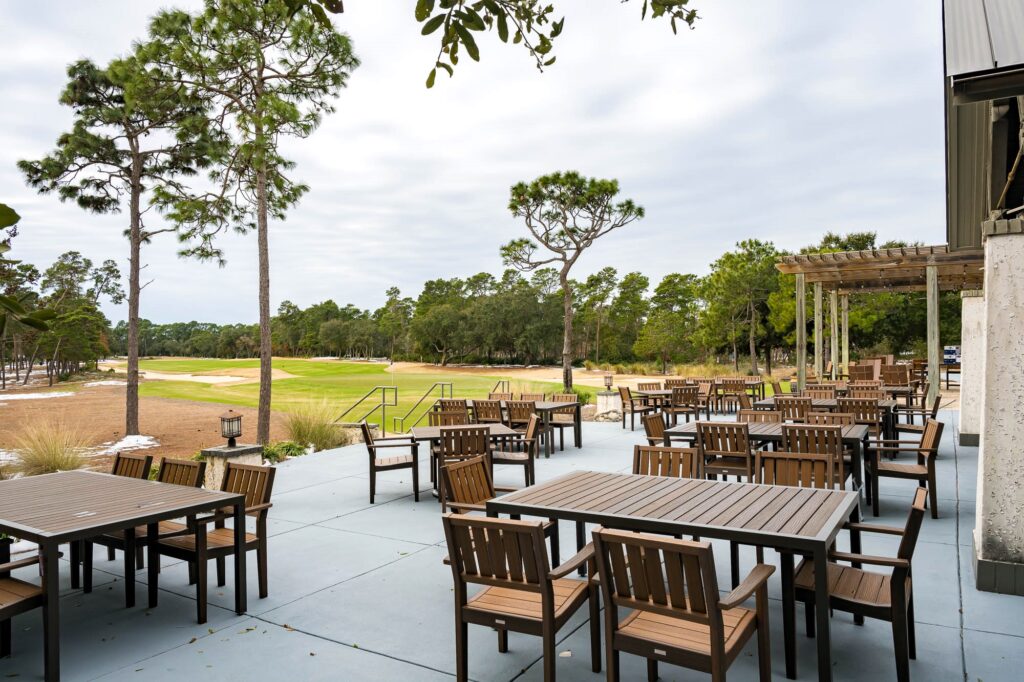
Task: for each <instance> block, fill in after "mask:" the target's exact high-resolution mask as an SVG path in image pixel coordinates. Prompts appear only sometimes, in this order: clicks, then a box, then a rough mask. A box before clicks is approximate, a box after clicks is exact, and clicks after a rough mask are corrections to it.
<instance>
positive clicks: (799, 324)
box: [796, 272, 807, 391]
mask: <svg viewBox="0 0 1024 682" xmlns="http://www.w3.org/2000/svg"><path fill="white" fill-rule="evenodd" d="M806 308H807V292H806V291H805V289H804V275H803V273H802V272H801V273H797V276H796V385H797V388H799V389H800V390H801V391H802V390H804V385H805V384H806V383H807V309H806Z"/></svg>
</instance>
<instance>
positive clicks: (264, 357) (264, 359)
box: [256, 133, 273, 444]
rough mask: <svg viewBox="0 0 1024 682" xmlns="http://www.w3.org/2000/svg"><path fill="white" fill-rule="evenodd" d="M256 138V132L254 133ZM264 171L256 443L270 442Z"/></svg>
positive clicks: (260, 176)
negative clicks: (258, 398)
mask: <svg viewBox="0 0 1024 682" xmlns="http://www.w3.org/2000/svg"><path fill="white" fill-rule="evenodd" d="M257 135H259V133H257ZM267 211H268V207H267V171H266V166H265V165H263V166H262V167H261V168H260V170H259V171H258V172H257V173H256V238H257V243H258V245H259V271H260V275H259V276H260V291H259V298H260V300H259V303H260V402H259V409H258V414H257V418H256V441H257V442H258V443H260V444H266V443H269V442H270V382H271V378H272V373H271V372H272V364H271V363H272V362H273V357H272V350H273V348H272V345H271V338H270V247H269V245H268V237H267Z"/></svg>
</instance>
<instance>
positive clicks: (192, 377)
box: [100, 361, 295, 386]
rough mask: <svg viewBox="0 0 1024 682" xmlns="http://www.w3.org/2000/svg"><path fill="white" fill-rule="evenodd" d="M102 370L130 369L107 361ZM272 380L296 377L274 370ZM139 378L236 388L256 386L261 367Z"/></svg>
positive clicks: (149, 373)
mask: <svg viewBox="0 0 1024 682" xmlns="http://www.w3.org/2000/svg"><path fill="white" fill-rule="evenodd" d="M100 369H103V370H106V369H113V370H114V371H115V372H116V373H118V374H126V373H127V372H128V368H127V366H126V365H125V363H124V362H115V361H107V362H101V363H100ZM270 375H271V378H272V379H273V380H274V381H276V380H278V379H294V378H295V375H294V374H291V373H289V372H286V371H284V370H283V369H272V370H271V372H270ZM139 376H141V377H142V378H143V379H149V380H152V381H194V382H196V383H200V384H214V385H217V386H236V385H239V384H255V383H258V382H259V380H260V370H259V367H233V368H227V369H214V370H210V371H209V372H201V373H199V374H186V373H183V372H156V371H153V370H151V369H144V370H140V371H139Z"/></svg>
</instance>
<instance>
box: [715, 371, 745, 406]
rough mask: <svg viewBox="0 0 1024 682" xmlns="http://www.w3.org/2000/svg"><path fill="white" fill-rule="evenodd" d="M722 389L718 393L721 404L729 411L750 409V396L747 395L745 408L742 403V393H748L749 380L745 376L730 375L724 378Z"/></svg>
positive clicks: (721, 384)
mask: <svg viewBox="0 0 1024 682" xmlns="http://www.w3.org/2000/svg"><path fill="white" fill-rule="evenodd" d="M720 386H721V390H720V391H719V394H718V401H719V405H720V406H721V407H722V409H724V410H725V411H727V412H735V411H736V410H739V409H749V407H750V403H749V400H750V396H747V406H746V408H744V406H743V404H742V403H741V400H742V399H741V398H740V396H741V395H744V396H746V395H747V381H746V379H743V378H735V377H730V378H727V379H722V381H721V383H720Z"/></svg>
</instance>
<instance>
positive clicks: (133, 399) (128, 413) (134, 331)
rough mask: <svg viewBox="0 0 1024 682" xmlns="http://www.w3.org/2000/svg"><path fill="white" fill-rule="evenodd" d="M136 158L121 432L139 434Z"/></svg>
mask: <svg viewBox="0 0 1024 682" xmlns="http://www.w3.org/2000/svg"><path fill="white" fill-rule="evenodd" d="M139 163H140V161H139V160H138V159H136V160H135V162H134V163H133V165H132V188H131V199H130V204H129V209H128V210H129V212H130V219H131V226H130V229H129V234H128V241H129V243H130V247H129V248H130V251H129V256H128V385H127V387H126V389H127V391H126V397H125V410H124V412H125V415H124V434H125V435H126V436H135V435H138V434H139V296H140V295H141V294H142V287H141V284H140V282H139V277H140V272H141V266H140V264H139V257H140V255H141V252H142V216H141V213H140V211H141V208H140V205H139V202H140V198H141V195H142V183H141V180H140V178H139Z"/></svg>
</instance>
